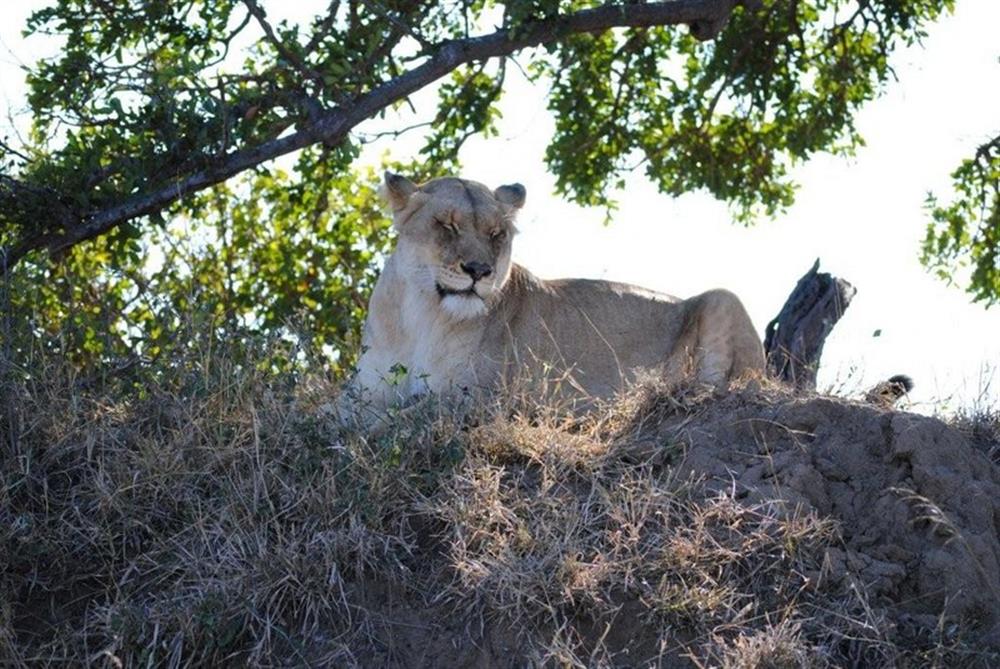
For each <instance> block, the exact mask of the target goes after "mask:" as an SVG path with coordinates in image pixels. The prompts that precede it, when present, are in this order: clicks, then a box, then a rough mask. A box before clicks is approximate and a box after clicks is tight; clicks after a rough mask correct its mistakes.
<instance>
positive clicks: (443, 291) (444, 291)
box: [434, 283, 483, 299]
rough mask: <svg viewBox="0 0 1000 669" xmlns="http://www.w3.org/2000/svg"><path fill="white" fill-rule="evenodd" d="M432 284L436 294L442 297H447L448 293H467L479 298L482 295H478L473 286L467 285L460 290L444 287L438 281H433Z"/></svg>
mask: <svg viewBox="0 0 1000 669" xmlns="http://www.w3.org/2000/svg"><path fill="white" fill-rule="evenodd" d="M434 286H435V288H437V294H438V296H440V297H441V298H442V299H443V298H445V297H448V296H449V295H469V296H470V297H479V299H483V298H482V297H480V296H479V293H477V292H476V289H475V286H469V287H468V288H464V289H462V290H455V289H454V288H445V287H444V286H442V285H441V284H440V283H435V284H434Z"/></svg>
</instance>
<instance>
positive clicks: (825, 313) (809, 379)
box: [764, 258, 857, 390]
mask: <svg viewBox="0 0 1000 669" xmlns="http://www.w3.org/2000/svg"><path fill="white" fill-rule="evenodd" d="M855 293H857V290H856V289H855V288H854V286H852V285H851V284H850V283H848V282H847V281H844V280H843V279H838V278H837V277H834V276H831V275H829V274H827V273H825V272H820V271H819V258H817V259H816V262H815V263H814V264H813V266H812V269H810V270H809V271H808V272H806V274H805V276H803V277H802V278H801V279H799V282H798V283H797V284H796V285H795V289H794V290H793V291H792V294H791V295H789V296H788V300H786V301H785V306H783V307H782V308H781V312H780V313H779V314H778V315H777V316H776V317H775V318H774V320H772V321H771V322H770V323H768V324H767V330H766V331H765V335H764V353H765V355H766V356H767V369H768V373H769V374H770V375H771V376H772V377H774V378H777V379H781V380H782V381H785V382H786V383H790V384H792V385H794V386H795V387H796V388H801V389H810V390H814V389H815V388H816V370H817V369H818V368H819V359H820V357H821V356H822V355H823V344H824V343H825V342H826V338H827V336H828V335H829V334H830V331H831V330H833V326H834V325H836V324H837V321H839V320H840V317H841V316H843V315H844V310H846V309H847V306H848V305H849V304H850V303H851V299H852V298H853V297H854V295H855Z"/></svg>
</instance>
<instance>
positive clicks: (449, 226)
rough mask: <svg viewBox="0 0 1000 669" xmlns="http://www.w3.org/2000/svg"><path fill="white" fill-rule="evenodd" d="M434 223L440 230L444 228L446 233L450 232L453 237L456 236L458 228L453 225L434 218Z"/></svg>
mask: <svg viewBox="0 0 1000 669" xmlns="http://www.w3.org/2000/svg"><path fill="white" fill-rule="evenodd" d="M434 222H435V223H437V224H438V225H440V226H441V227H442V228H444V229H445V230H447V231H448V232H450V233H451V234H453V235H457V234H458V226H457V225H455V224H454V223H451V222H449V221H442V220H441V219H440V218H435V219H434Z"/></svg>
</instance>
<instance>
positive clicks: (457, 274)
mask: <svg viewBox="0 0 1000 669" xmlns="http://www.w3.org/2000/svg"><path fill="white" fill-rule="evenodd" d="M384 194H385V197H386V199H387V200H388V202H389V204H390V206H391V207H392V212H393V224H394V226H395V228H396V230H397V232H398V233H399V240H398V242H397V244H396V251H395V257H397V258H398V259H399V262H400V263H401V267H402V269H403V274H404V280H405V281H407V282H409V283H410V284H411V285H412V286H413V287H415V288H417V289H418V290H422V291H425V292H428V293H432V294H436V296H437V299H439V300H440V303H441V307H442V309H443V310H444V311H445V312H446V313H448V314H449V315H451V316H453V317H454V318H457V319H464V318H472V317H475V316H479V315H481V314H484V313H486V312H487V311H488V310H489V308H490V306H491V305H492V304H493V303H494V302H495V301H496V300H497V299H498V298H499V295H500V292H501V289H502V288H503V286H504V284H505V283H506V282H507V278H508V277H509V276H510V266H511V256H510V250H511V239H512V238H513V236H514V233H515V232H516V230H515V228H514V217H515V214H516V213H517V210H518V209H520V208H521V206H522V205H523V204H524V197H525V191H524V186H522V185H521V184H511V185H508V186H500V187H499V188H497V189H496V190H492V191H491V190H490V189H489V188H487V187H486V186H484V185H483V184H481V183H478V182H476V181H467V180H465V179H458V178H454V177H446V178H441V179H432V180H431V181H428V182H427V183H425V184H423V185H420V186H418V185H417V184H415V183H413V182H412V181H410V180H409V179H407V178H406V177H403V176H400V175H398V174H393V173H392V172H386V173H385V186H384Z"/></svg>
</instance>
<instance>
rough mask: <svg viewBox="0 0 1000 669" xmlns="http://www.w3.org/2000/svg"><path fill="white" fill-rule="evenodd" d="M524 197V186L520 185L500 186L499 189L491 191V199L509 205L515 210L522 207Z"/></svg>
mask: <svg viewBox="0 0 1000 669" xmlns="http://www.w3.org/2000/svg"><path fill="white" fill-rule="evenodd" d="M526 195H527V193H526V191H525V190H524V186H522V185H521V184H507V185H506V186H500V188H497V189H496V190H495V191H493V197H495V198H496V199H497V200H499V201H500V202H503V203H504V204H509V205H510V206H512V207H514V208H515V209H520V208H521V207H523V206H524V198H525V196H526Z"/></svg>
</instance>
